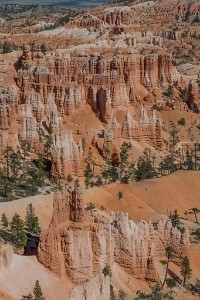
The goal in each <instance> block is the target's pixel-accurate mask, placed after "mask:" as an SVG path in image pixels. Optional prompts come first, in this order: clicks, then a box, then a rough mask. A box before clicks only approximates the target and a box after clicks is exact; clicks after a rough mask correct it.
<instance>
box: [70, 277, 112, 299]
mask: <svg viewBox="0 0 200 300" xmlns="http://www.w3.org/2000/svg"><path fill="white" fill-rule="evenodd" d="M77 299H79V300H94V299H96V300H109V299H110V278H109V276H106V277H105V276H104V275H103V274H102V273H98V274H97V275H95V277H94V278H92V279H91V280H90V281H88V282H86V283H85V284H80V285H77V286H75V287H74V288H73V289H72V291H71V293H70V295H69V300H77Z"/></svg>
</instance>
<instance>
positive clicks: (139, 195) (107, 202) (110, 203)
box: [0, 171, 200, 229]
mask: <svg viewBox="0 0 200 300" xmlns="http://www.w3.org/2000/svg"><path fill="white" fill-rule="evenodd" d="M119 191H122V192H123V198H122V199H120V200H119V199H118V192H119ZM199 191H200V172H192V171H188V172H186V171H178V172H176V173H173V174H171V175H169V176H166V177H162V178H156V179H151V180H144V181H141V182H133V183H131V184H119V183H116V184H110V185H104V186H101V187H94V188H91V189H87V190H85V193H84V201H85V205H86V204H87V203H89V202H92V203H94V205H95V206H96V208H98V209H99V208H100V207H101V205H103V206H105V207H106V209H107V210H106V213H109V212H110V211H111V210H113V211H126V212H128V213H129V216H130V218H131V219H132V220H134V221H139V220H141V219H143V220H146V221H149V220H150V219H151V220H153V221H154V220H158V219H161V218H163V217H166V215H167V214H169V212H170V211H172V212H173V211H174V210H175V209H177V210H178V212H179V214H180V215H181V216H182V217H184V218H186V216H185V214H184V212H185V211H186V210H188V209H190V208H192V207H198V208H200V194H199ZM53 197H54V196H53V194H49V195H37V196H33V197H28V198H24V199H19V200H15V201H12V202H1V203H0V213H1V214H2V213H3V212H4V213H5V214H6V215H7V216H8V218H9V219H11V217H12V216H13V215H14V214H15V213H18V214H19V215H20V216H21V217H22V218H24V217H25V214H26V207H27V205H28V204H29V203H32V204H33V206H34V207H35V210H36V215H38V217H39V221H40V225H41V227H42V229H46V228H48V226H49V223H50V221H51V217H52V211H53ZM187 218H189V219H190V221H192V222H193V221H194V217H193V215H187ZM187 225H188V224H187Z"/></svg>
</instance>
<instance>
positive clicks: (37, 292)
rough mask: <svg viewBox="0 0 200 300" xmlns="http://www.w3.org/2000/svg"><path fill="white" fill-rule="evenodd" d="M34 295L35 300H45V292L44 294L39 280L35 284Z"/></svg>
mask: <svg viewBox="0 0 200 300" xmlns="http://www.w3.org/2000/svg"><path fill="white" fill-rule="evenodd" d="M33 294H34V298H33V299H34V300H45V297H44V295H43V292H42V289H41V286H40V283H39V281H38V280H37V281H36V282H35V287H34V290H33Z"/></svg>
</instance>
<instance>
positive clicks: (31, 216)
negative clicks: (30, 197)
mask: <svg viewBox="0 0 200 300" xmlns="http://www.w3.org/2000/svg"><path fill="white" fill-rule="evenodd" d="M25 225H26V228H27V230H28V231H29V232H31V233H35V234H40V233H41V228H40V226H39V221H38V217H37V216H36V215H35V208H34V207H33V205H32V203H30V204H29V205H28V206H27V209H26V219H25Z"/></svg>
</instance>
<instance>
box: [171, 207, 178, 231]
mask: <svg viewBox="0 0 200 300" xmlns="http://www.w3.org/2000/svg"><path fill="white" fill-rule="evenodd" d="M169 218H170V220H171V222H172V226H173V227H179V226H180V217H179V214H178V212H177V210H176V209H175V211H174V213H173V214H170V216H169Z"/></svg>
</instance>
